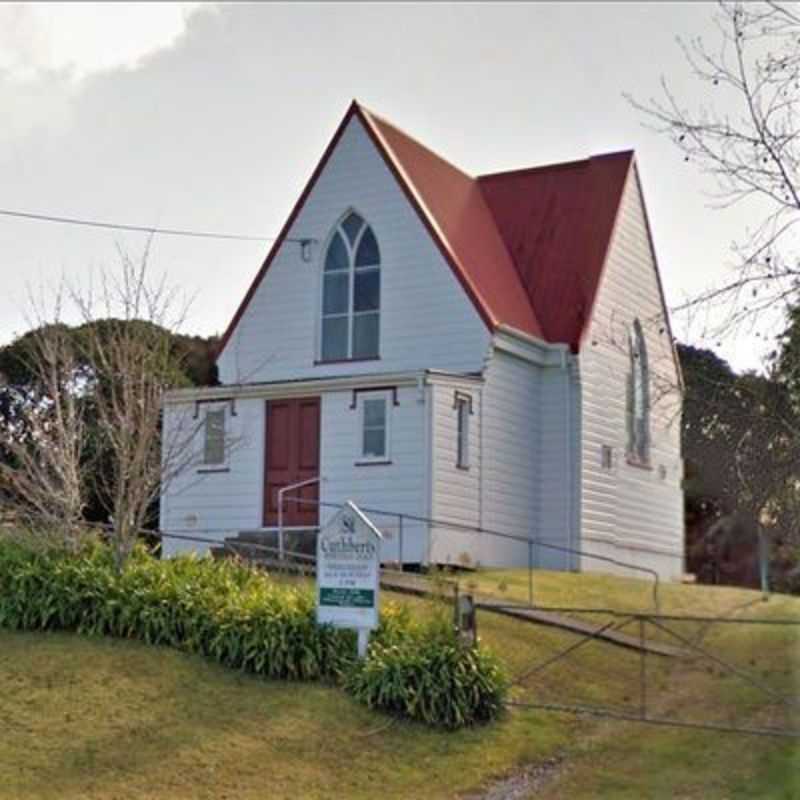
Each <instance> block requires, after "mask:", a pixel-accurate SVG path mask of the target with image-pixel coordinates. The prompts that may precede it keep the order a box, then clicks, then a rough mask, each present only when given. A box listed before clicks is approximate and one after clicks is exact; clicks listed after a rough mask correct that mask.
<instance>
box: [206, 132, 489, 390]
mask: <svg viewBox="0 0 800 800" xmlns="http://www.w3.org/2000/svg"><path fill="white" fill-rule="evenodd" d="M351 207H352V208H353V209H354V210H356V211H357V212H358V213H359V214H360V215H361V216H362V217H363V218H364V219H365V220H366V221H367V223H368V224H369V225H371V226H372V229H373V231H374V232H375V236H376V237H377V240H378V245H379V247H380V253H381V316H380V356H381V358H380V361H377V362H370V361H366V362H351V363H341V364H326V365H318V366H315V365H314V360H315V359H316V358H318V355H319V354H318V351H317V348H318V343H317V339H318V336H319V316H320V302H319V298H320V279H321V278H320V276H321V271H322V265H323V261H324V256H325V247H326V244H327V240H328V237H329V235H330V233H331V231H332V230H333V228H334V226H335V225H336V224H337V222H338V221H339V220H340V219H341V217H342V216H343V215H344V214H345V212H346V211H347V210H348V208H351ZM288 237H289V238H298V237H299V238H303V237H309V238H313V239H316V240H317V242H316V243H315V244H314V245H313V247H312V251H313V258H312V260H311V262H310V263H306V262H304V261H303V260H302V257H301V248H300V246H299V245H298V244H297V243H296V242H292V241H287V242H284V243H283V245H282V246H281V248H280V249H279V251H278V253H277V254H276V256H275V258H274V260H273V262H272V264H271V266H270V267H269V269H268V270H267V272H266V274H265V276H264V279H263V281H262V282H261V285H260V286H259V288H258V290H257V291H256V293H255V294H254V296H253V298H252V300H251V302H250V304H249V306H248V308H247V310H246V311H245V312H244V314H243V316H242V318H241V320H240V321H239V324H238V326H237V327H236V330H235V332H234V333H233V335H232V337H231V339H230V341H229V342H228V344H227V346H226V347H225V349H224V351H223V353H222V354H221V356H220V358H219V361H218V366H219V374H220V380H221V381H222V382H223V383H228V384H230V383H252V382H259V381H271V380H285V379H287V378H289V377H291V378H294V379H297V378H311V377H321V376H334V375H351V374H362V373H370V372H390V371H401V370H408V369H445V370H453V371H459V372H470V371H479V370H480V369H481V367H482V364H483V359H484V357H485V355H486V352H487V348H488V345H489V340H490V336H489V333H488V331H487V329H486V326H485V325H484V323H483V321H482V320H481V318H480V316H479V315H478V313H477V311H476V310H475V308H474V306H473V305H472V303H471V301H470V300H469V298H468V297H467V295H466V294H465V292H464V290H463V289H462V287H461V285H460V284H459V282H458V280H457V279H456V277H455V276H454V275H453V272H452V270H451V268H450V266H449V265H448V264H447V262H446V261H445V260H444V258H443V256H442V255H441V253H440V252H439V250H438V249H437V247H436V245H435V244H434V242H433V240H432V239H431V236H430V235H429V233H428V231H427V230H426V229H425V227H424V225H423V224H422V222H421V221H420V219H419V217H418V216H417V214H416V212H415V211H414V209H413V208H412V207H411V205H410V204H409V202H408V200H407V198H406V196H405V195H404V194H403V191H402V190H401V188H400V187H399V186H398V184H397V181H396V180H395V178H394V176H393V175H392V173H391V172H390V171H389V169H388V167H387V166H386V164H385V163H384V161H383V159H382V157H381V156H380V154H379V153H378V151H377V150H376V148H375V146H374V145H373V143H372V141H371V139H370V138H369V135H368V134H367V132H366V131H365V130H364V128H363V127H362V125H361V122H360V121H359V120H358V119H357V118H355V117H354V118H352V119H351V121H350V122H349V124H348V126H347V129H346V130H345V131H344V133H343V135H342V137H341V138H340V140H339V142H338V144H337V146H336V148H335V149H334V152H333V153H332V154H331V156H330V158H329V160H328V162H327V164H326V166H325V168H324V169H323V171H322V173H321V174H320V176H319V178H318V180H317V182H316V184H315V186H314V188H313V189H312V191H311V192H310V194H309V196H308V198H307V199H306V202H305V204H304V205H303V208H302V210H301V211H300V213H299V214H298V216H297V218H296V219H295V221H294V223H293V225H292V226H291V229H290V230H289V232H288Z"/></svg>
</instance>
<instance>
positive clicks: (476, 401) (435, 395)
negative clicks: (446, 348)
mask: <svg viewBox="0 0 800 800" xmlns="http://www.w3.org/2000/svg"><path fill="white" fill-rule="evenodd" d="M430 390H431V395H430V396H431V397H432V402H433V416H432V423H433V424H432V426H431V430H432V451H431V465H432V494H431V498H432V502H431V516H432V517H433V518H434V519H435V520H437V522H438V521H441V522H445V523H447V522H452V523H454V524H456V525H466V526H470V527H473V528H475V527H479V526H480V525H481V491H480V489H481V467H482V453H481V425H482V420H483V406H482V402H481V395H482V382H477V381H476V382H467V381H458V380H455V379H451V380H447V379H444V378H439V379H436V381H435V382H434V384H433V385H432V386H431V387H430ZM456 391H458V392H459V393H460V394H461V395H469V397H470V398H471V399H472V415H471V416H470V418H469V443H468V452H469V466H468V468H467V469H463V468H460V467H459V466H458V465H457V462H458V412H457V410H456V408H455V393H456ZM430 559H431V561H433V562H435V563H438V564H462V565H464V566H469V565H472V564H474V563H475V562H476V561H478V560H480V559H481V554H480V536H479V534H476V533H468V532H466V531H463V530H459V529H457V528H448V527H447V526H446V525H436V526H435V527H433V529H432V530H431V554H430Z"/></svg>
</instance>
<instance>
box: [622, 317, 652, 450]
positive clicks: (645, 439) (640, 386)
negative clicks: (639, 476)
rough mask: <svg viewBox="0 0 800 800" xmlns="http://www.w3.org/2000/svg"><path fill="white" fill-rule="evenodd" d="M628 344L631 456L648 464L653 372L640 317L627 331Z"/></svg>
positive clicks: (628, 406)
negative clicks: (648, 359)
mask: <svg viewBox="0 0 800 800" xmlns="http://www.w3.org/2000/svg"><path fill="white" fill-rule="evenodd" d="M628 347H629V354H630V372H629V374H628V398H627V400H628V402H627V410H628V448H627V449H628V458H629V459H631V460H633V461H634V462H636V463H638V464H643V465H647V464H649V463H650V371H649V367H648V363H647V345H646V343H645V339H644V332H643V331H642V324H641V322H639V320H638V319H635V320H634V321H633V325H631V328H630V330H629V331H628Z"/></svg>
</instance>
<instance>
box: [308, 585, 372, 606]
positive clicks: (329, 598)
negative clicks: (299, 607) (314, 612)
mask: <svg viewBox="0 0 800 800" xmlns="http://www.w3.org/2000/svg"><path fill="white" fill-rule="evenodd" d="M319 604H320V605H321V606H348V607H349V608H373V607H374V606H375V592H374V591H373V590H372V589H332V588H325V587H323V588H321V589H320V590H319Z"/></svg>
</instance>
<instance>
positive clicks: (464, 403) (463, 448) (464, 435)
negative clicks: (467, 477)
mask: <svg viewBox="0 0 800 800" xmlns="http://www.w3.org/2000/svg"><path fill="white" fill-rule="evenodd" d="M470 404H471V400H470V398H468V397H457V398H456V413H457V414H458V432H457V436H458V456H457V460H456V465H457V466H458V467H460V468H461V469H468V468H469V417H470Z"/></svg>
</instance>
